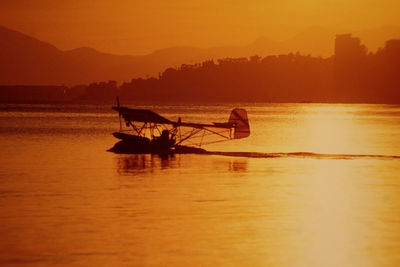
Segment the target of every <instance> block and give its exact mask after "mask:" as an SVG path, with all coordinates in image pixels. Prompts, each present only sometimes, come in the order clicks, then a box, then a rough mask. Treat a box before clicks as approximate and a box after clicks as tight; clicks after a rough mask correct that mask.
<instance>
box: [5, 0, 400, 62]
mask: <svg viewBox="0 0 400 267" xmlns="http://www.w3.org/2000/svg"><path fill="white" fill-rule="evenodd" d="M0 13H1V16H0V24H2V25H4V26H6V27H10V28H12V29H15V30H18V31H22V32H24V33H26V34H28V35H32V36H34V37H36V38H39V39H41V40H44V41H48V42H50V43H52V44H54V45H56V46H57V47H59V48H61V49H72V48H76V47H81V46H90V47H93V48H96V49H98V50H100V51H105V52H112V53H119V54H145V53H150V52H152V51H153V50H155V49H160V48H165V47H169V46H176V45H194V46H198V47H210V46H218V45H227V44H236V45H243V44H248V43H251V42H252V41H254V40H255V39H257V38H258V37H261V36H266V37H268V38H270V39H274V40H283V39H286V38H290V37H292V36H294V35H295V34H296V33H299V32H301V31H302V30H304V29H306V28H308V27H311V26H321V27H327V28H330V29H333V30H335V31H337V32H344V31H353V30H363V29H369V28H376V27H380V26H383V25H400V16H399V15H398V14H399V13H400V1H399V0H279V1H278V0H273V1H267V0H265V1H261V0H247V1H236V0H199V1H190V0H141V1H137V0H131V1H129V0H113V1H110V0H57V1H54V0H1V1H0Z"/></svg>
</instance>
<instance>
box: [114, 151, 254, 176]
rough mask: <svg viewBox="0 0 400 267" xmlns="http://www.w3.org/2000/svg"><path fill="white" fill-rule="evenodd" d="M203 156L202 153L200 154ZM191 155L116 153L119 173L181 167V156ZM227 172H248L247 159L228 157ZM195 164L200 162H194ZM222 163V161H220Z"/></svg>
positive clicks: (132, 173)
mask: <svg viewBox="0 0 400 267" xmlns="http://www.w3.org/2000/svg"><path fill="white" fill-rule="evenodd" d="M198 156H199V157H201V155H198ZM182 157H183V158H187V157H190V156H189V155H180V154H161V155H160V154H132V155H126V154H118V155H116V161H117V168H116V169H117V171H118V173H119V174H125V175H128V174H131V175H134V174H138V173H144V172H150V173H154V172H157V171H159V170H164V169H169V168H173V169H178V168H181V167H182V166H181V160H182V159H181V158H182ZM225 161H226V165H227V168H226V171H227V172H246V171H247V159H246V158H241V159H236V158H234V159H230V158H228V159H226V160H225ZM193 164H198V162H197V163H196V162H194V163H193ZM219 164H221V163H219Z"/></svg>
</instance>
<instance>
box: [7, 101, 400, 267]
mask: <svg viewBox="0 0 400 267" xmlns="http://www.w3.org/2000/svg"><path fill="white" fill-rule="evenodd" d="M235 106H238V107H239V106H240V107H244V108H246V109H247V110H248V113H249V119H250V124H251V129H252V134H251V136H250V137H249V138H246V139H242V140H235V141H231V142H226V143H218V144H213V145H209V146H206V147H204V148H206V149H208V150H211V151H218V153H220V154H223V155H195V154H192V155H175V156H173V157H166V158H165V157H163V158H161V157H159V156H157V155H117V154H113V153H110V152H106V150H107V149H108V148H110V147H112V145H113V144H114V143H115V142H116V140H115V139H114V137H113V136H111V132H113V131H115V130H117V129H118V128H119V122H118V117H117V116H116V114H115V113H113V111H111V109H110V107H109V106H90V105H89V106H84V105H61V106H55V105H6V104H2V105H0V166H1V169H0V264H4V265H9V266H46V265H57V266H199V265H200V266H221V265H222V266H230V265H233V266H398V265H400V254H399V253H398V252H399V251H400V179H399V178H400V159H399V157H398V156H400V135H399V133H400V106H388V105H340V104H335V105H331V104H258V103H255V104H221V105H200V106H199V105H165V106H139V108H140V107H141V108H150V109H153V110H155V111H156V112H159V113H160V114H162V115H164V116H165V117H167V118H169V119H172V120H177V118H178V117H179V116H181V117H182V120H183V121H187V122H189V121H194V122H210V118H211V120H212V121H225V120H227V118H228V116H229V112H230V110H231V109H232V108H233V107H235ZM221 152H223V153H221ZM237 152H240V153H237Z"/></svg>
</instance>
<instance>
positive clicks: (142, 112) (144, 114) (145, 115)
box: [112, 107, 173, 124]
mask: <svg viewBox="0 0 400 267" xmlns="http://www.w3.org/2000/svg"><path fill="white" fill-rule="evenodd" d="M112 109H113V110H116V111H118V112H119V114H120V115H121V116H122V117H123V118H124V119H125V120H126V121H138V122H153V123H159V124H173V123H172V122H171V121H170V120H168V119H166V118H164V117H163V116H160V115H158V114H157V113H155V112H153V111H151V110H148V109H133V108H127V107H113V108H112Z"/></svg>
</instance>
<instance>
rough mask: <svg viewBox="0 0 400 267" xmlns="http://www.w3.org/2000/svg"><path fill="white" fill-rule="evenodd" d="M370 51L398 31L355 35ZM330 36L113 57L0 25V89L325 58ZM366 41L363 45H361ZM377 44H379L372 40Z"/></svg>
mask: <svg viewBox="0 0 400 267" xmlns="http://www.w3.org/2000/svg"><path fill="white" fill-rule="evenodd" d="M354 35H355V36H359V37H361V38H362V41H363V43H364V44H366V45H367V47H368V46H369V45H371V46H372V47H373V48H374V49H376V48H377V47H378V46H383V43H384V41H385V40H387V39H391V38H399V37H400V28H399V27H394V26H392V27H383V28H380V29H374V30H370V31H363V32H358V33H355V34H354ZM334 38H335V32H333V31H330V30H327V29H324V28H317V27H314V28H310V29H308V30H306V31H304V32H302V33H300V34H299V35H297V36H295V37H293V38H291V39H289V40H286V41H281V42H276V41H272V40H269V39H268V38H265V37H262V38H259V39H257V40H256V41H254V42H253V43H251V44H249V45H246V46H221V47H212V48H205V49H203V48H197V47H192V46H182V47H170V48H166V49H161V50H157V51H154V52H153V53H151V54H149V55H144V56H130V55H113V54H107V53H102V52H99V51H96V50H95V49H92V48H87V47H82V48H77V49H73V50H69V51H61V50H59V49H58V48H56V47H55V46H53V45H51V44H49V43H46V42H43V41H40V40H37V39H35V38H32V37H30V36H27V35H25V34H22V33H19V32H17V31H14V30H10V29H8V28H5V27H2V26H0V62H1V63H0V85H31V84H35V85H68V86H70V85H76V84H88V83H91V82H96V81H106V80H116V81H118V82H125V81H130V80H131V79H132V78H137V77H144V78H146V77H149V76H157V75H158V73H160V72H162V71H164V70H165V69H166V68H168V67H177V66H180V65H181V64H194V63H200V62H202V61H205V60H209V59H218V58H226V57H249V56H253V55H259V56H266V55H274V54H287V53H290V52H294V53H295V52H300V53H301V54H311V55H313V56H323V57H328V56H331V55H332V54H333V46H334ZM363 38H365V42H364V40H363ZM377 40H378V41H377Z"/></svg>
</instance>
